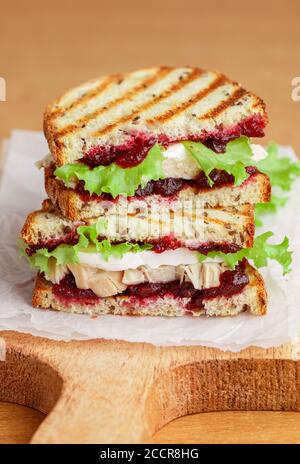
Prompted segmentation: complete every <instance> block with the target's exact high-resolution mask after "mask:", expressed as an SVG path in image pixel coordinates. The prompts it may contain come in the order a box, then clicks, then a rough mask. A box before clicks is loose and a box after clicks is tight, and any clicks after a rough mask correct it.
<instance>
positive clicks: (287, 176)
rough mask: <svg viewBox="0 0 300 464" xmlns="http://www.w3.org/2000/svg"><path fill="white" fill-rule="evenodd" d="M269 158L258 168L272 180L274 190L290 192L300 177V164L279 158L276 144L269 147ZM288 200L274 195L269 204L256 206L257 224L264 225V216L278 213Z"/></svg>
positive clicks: (259, 164)
mask: <svg viewBox="0 0 300 464" xmlns="http://www.w3.org/2000/svg"><path fill="white" fill-rule="evenodd" d="M267 152H268V156H267V157H266V158H264V159H263V160H261V161H259V162H258V163H257V168H258V169H259V170H260V171H261V172H263V173H265V174H267V175H268V176H269V178H270V182H271V186H272V188H274V187H275V188H279V189H280V190H281V191H282V190H283V191H285V192H287V191H289V190H291V188H292V185H293V182H294V181H295V179H296V177H298V176H300V162H298V161H292V160H291V159H290V158H288V157H287V156H283V157H280V156H279V147H278V145H277V144H276V143H275V142H270V143H269V144H268V146H267ZM287 200H288V198H287V197H280V196H277V195H276V196H275V195H272V197H271V201H270V202H269V203H258V204H257V205H256V206H255V224H256V226H257V227H259V226H262V225H263V221H262V216H263V215H264V214H267V213H273V214H274V213H277V211H278V209H279V208H281V207H283V206H284V205H285V204H286V202H287Z"/></svg>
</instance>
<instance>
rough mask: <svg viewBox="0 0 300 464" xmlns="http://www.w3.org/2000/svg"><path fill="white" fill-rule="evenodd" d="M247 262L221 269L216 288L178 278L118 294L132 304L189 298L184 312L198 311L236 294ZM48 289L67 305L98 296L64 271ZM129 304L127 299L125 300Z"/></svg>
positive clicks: (245, 278) (243, 280) (244, 280)
mask: <svg viewBox="0 0 300 464" xmlns="http://www.w3.org/2000/svg"><path fill="white" fill-rule="evenodd" d="M246 264H247V261H246V260H243V261H242V262H241V263H239V264H238V266H237V267H236V268H235V269H234V270H233V271H224V272H223V273H222V274H221V276H220V285H219V286H218V287H212V288H206V289H203V290H196V289H195V288H194V287H193V285H192V284H191V283H190V282H184V283H182V284H181V285H179V284H178V281H172V282H168V283H145V284H139V285H130V286H129V287H128V288H127V289H126V290H125V292H123V293H122V295H124V296H127V297H132V300H131V301H132V303H136V302H138V303H139V304H140V305H143V304H145V303H147V299H149V298H151V300H152V301H153V299H155V298H158V297H163V296H170V297H173V298H190V302H189V303H188V305H187V308H186V309H187V311H189V310H193V311H194V310H200V309H203V307H204V301H205V300H209V299H213V298H216V297H222V296H224V297H229V296H231V295H234V294H237V293H240V292H241V291H242V290H243V288H244V287H245V286H246V285H247V284H248V283H249V278H248V276H247V274H246ZM52 292H53V294H54V295H55V297H56V298H58V299H59V300H60V301H62V302H63V304H65V305H68V304H72V303H77V304H91V305H92V304H96V303H98V302H99V301H101V298H100V297H98V296H97V295H95V293H94V292H93V291H92V290H90V289H88V290H81V289H79V288H77V287H76V283H75V279H74V277H73V276H72V275H71V274H68V275H67V276H66V277H64V279H63V280H62V281H61V282H60V283H59V284H55V285H53V288H52ZM129 303H130V302H129Z"/></svg>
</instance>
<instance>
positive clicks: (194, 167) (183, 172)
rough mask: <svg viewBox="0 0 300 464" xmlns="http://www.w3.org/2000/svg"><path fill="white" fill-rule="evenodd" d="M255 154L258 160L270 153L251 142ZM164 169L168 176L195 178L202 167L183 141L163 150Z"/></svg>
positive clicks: (253, 157)
mask: <svg viewBox="0 0 300 464" xmlns="http://www.w3.org/2000/svg"><path fill="white" fill-rule="evenodd" d="M250 147H251V150H252V153H253V156H252V159H253V161H255V162H258V161H260V160H262V159H264V158H265V157H266V156H267V155H268V153H267V151H266V150H265V148H264V147H263V146H261V145H258V144H254V143H251V144H250ZM163 157H164V161H163V170H164V174H165V176H166V177H174V178H181V179H194V178H196V177H197V176H198V175H199V172H200V171H201V167H200V166H199V164H198V162H197V161H196V160H195V159H194V158H192V157H191V155H190V154H189V153H188V151H187V150H186V149H185V147H184V145H183V144H182V143H173V144H171V145H169V146H168V147H167V149H166V150H165V151H164V152H163Z"/></svg>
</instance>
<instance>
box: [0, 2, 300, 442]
mask: <svg viewBox="0 0 300 464" xmlns="http://www.w3.org/2000/svg"><path fill="white" fill-rule="evenodd" d="M299 20H300V3H299V2H298V1H297V0H293V1H289V2H288V3H284V2H281V1H276V0H275V1H274V0H273V1H264V2H262V1H258V0H252V1H251V3H250V4H249V3H247V2H244V3H242V2H240V1H236V0H234V1H219V2H211V3H210V2H202V1H199V0H193V1H189V0H188V1H186V2H181V1H177V0H173V1H169V0H167V1H164V2H162V1H158V0H152V2H147V3H146V2H139V1H137V0H135V1H132V0H128V1H127V2H121V1H115V2H104V1H101V0H100V1H99V0H86V1H85V2H76V1H72V2H71V1H64V2H62V1H58V0H52V2H51V3H46V4H43V5H42V4H41V3H40V2H39V1H33V0H27V1H26V2H17V1H15V0H10V1H8V0H2V2H1V28H0V57H1V61H0V77H3V78H5V80H6V86H7V97H6V100H7V101H6V102H0V122H1V124H0V138H1V137H6V136H8V135H9V133H10V131H11V129H13V128H22V129H37V130H40V129H41V128H42V113H43V110H44V107H45V105H46V103H47V102H49V101H51V100H52V99H53V98H54V97H56V96H57V95H59V94H60V93H62V92H64V91H65V90H66V89H67V88H68V87H70V86H73V85H74V84H78V83H81V82H82V81H84V80H88V79H90V78H92V77H96V76H97V75H101V74H102V73H107V72H115V71H126V70H133V69H135V68H138V67H145V66H152V65H156V64H171V65H176V64H193V65H199V66H201V67H204V68H211V69H218V70H222V71H223V72H224V73H227V74H228V75H229V76H230V77H232V78H234V79H236V80H238V81H240V82H242V83H243V84H244V86H245V87H246V88H248V89H250V90H253V91H254V92H256V93H257V94H258V95H259V96H261V97H262V98H263V99H264V100H265V101H266V103H267V107H268V110H269V116H270V126H269V128H268V130H267V134H266V135H267V139H273V140H276V141H278V142H280V143H282V144H291V145H293V146H294V147H295V148H296V149H298V151H299V152H300V140H299V137H298V132H299V122H300V102H298V103H296V102H294V101H293V100H292V98H291V91H292V85H291V81H292V79H293V77H295V76H300V69H299V63H300V35H299ZM42 419H43V415H42V414H41V413H38V412H36V411H33V410H31V409H28V408H25V407H23V406H17V405H12V404H6V403H2V404H1V403H0V442H1V443H8V442H10V443H22V442H27V441H28V440H29V438H30V436H31V434H32V432H33V431H34V430H35V429H36V427H37V426H38V425H39V423H40V422H41V420H42ZM153 440H154V442H156V443H217V442H222V443H246V442H247V443H249V442H250V443H271V442H273V443H300V414H298V413H273V412H244V413H241V412H226V413H207V414H201V415H195V416H189V417H184V418H181V419H178V420H176V421H174V422H173V423H171V424H169V425H168V426H166V427H165V428H164V429H163V430H161V431H160V432H159V433H158V434H157V435H156V436H155V437H154V439H153Z"/></svg>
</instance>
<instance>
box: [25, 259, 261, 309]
mask: <svg viewBox="0 0 300 464" xmlns="http://www.w3.org/2000/svg"><path fill="white" fill-rule="evenodd" d="M246 272H247V275H248V277H249V283H248V285H246V287H245V288H244V289H243V290H242V291H241V292H240V293H237V294H235V295H232V296H230V297H224V296H221V297H217V298H211V299H208V300H203V303H204V309H202V310H200V311H194V312H192V313H191V312H189V314H192V315H193V316H201V315H206V316H235V315H237V314H239V313H241V312H244V311H249V312H250V313H251V314H253V315H255V316H262V315H264V314H265V313H266V311H267V295H266V291H265V287H264V282H263V279H262V277H261V275H260V274H259V272H258V271H257V270H255V269H254V268H253V267H252V266H250V265H248V266H247V270H246ZM52 289H53V284H52V283H51V282H49V281H47V280H46V279H45V278H44V277H43V276H42V275H40V274H39V275H38V276H37V278H36V283H35V289H34V293H33V300H32V302H33V306H34V307H36V308H44V309H55V310H57V311H65V312H69V313H77V314H89V315H104V314H114V315H122V316H125V315H129V316H184V315H186V314H187V311H186V305H187V304H188V303H189V298H172V297H170V296H167V297H158V298H157V299H153V298H151V299H149V300H148V302H147V301H146V300H145V302H143V304H141V301H140V300H137V299H134V298H132V297H130V296H124V295H123V296H122V295H118V296H114V297H108V298H99V300H98V301H96V302H95V303H94V304H85V303H84V302H83V303H81V302H80V301H78V302H73V301H70V302H68V298H67V297H66V298H64V299H63V300H61V299H59V298H58V297H57V296H56V295H55V294H54V293H53V291H52Z"/></svg>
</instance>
